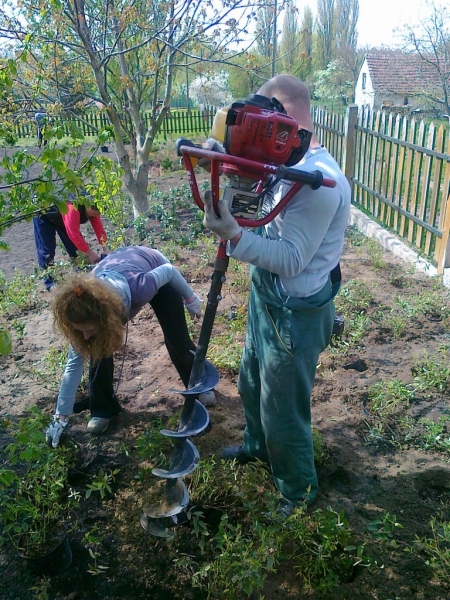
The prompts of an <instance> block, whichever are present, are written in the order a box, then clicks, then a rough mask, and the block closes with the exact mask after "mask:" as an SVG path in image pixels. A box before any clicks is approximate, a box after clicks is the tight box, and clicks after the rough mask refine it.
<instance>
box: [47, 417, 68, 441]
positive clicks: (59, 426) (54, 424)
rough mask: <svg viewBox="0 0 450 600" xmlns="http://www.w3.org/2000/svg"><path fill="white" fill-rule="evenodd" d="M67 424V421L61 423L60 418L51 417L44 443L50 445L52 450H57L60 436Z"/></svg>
mask: <svg viewBox="0 0 450 600" xmlns="http://www.w3.org/2000/svg"><path fill="white" fill-rule="evenodd" d="M67 424H68V421H63V420H62V418H61V417H60V416H58V415H53V417H52V420H51V422H50V425H49V426H48V429H47V431H46V432H45V441H46V442H47V444H50V443H51V444H52V447H53V448H57V447H58V446H59V440H60V438H61V435H62V433H63V431H64V428H65V427H67Z"/></svg>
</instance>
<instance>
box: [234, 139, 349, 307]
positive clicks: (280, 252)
mask: <svg viewBox="0 0 450 600" xmlns="http://www.w3.org/2000/svg"><path fill="white" fill-rule="evenodd" d="M294 168H297V169H300V170H302V171H307V172H311V171H315V170H319V171H321V172H322V173H323V175H324V177H326V178H330V179H333V180H334V181H336V187H334V188H326V187H320V188H319V189H318V190H312V189H311V188H310V187H309V186H307V185H304V186H303V187H302V188H301V190H300V191H299V192H298V193H297V194H296V195H295V196H294V197H293V198H292V200H290V202H289V203H288V204H287V206H285V207H284V209H283V210H282V211H281V212H280V213H279V214H278V215H277V216H276V217H275V218H274V219H273V220H272V221H271V222H270V223H268V224H267V225H266V226H265V232H266V237H264V236H259V235H255V234H254V233H253V232H252V231H251V230H243V232H242V237H241V239H240V240H239V242H238V244H237V245H235V246H234V245H233V244H231V243H229V244H228V254H229V255H230V256H232V257H233V258H235V259H237V260H240V261H242V262H248V263H251V264H253V265H255V266H257V267H261V268H263V269H266V270H268V271H270V272H271V273H275V274H277V275H278V276H279V279H278V285H279V287H280V291H281V292H282V293H283V294H284V295H286V296H295V297H298V298H306V297H308V296H311V295H313V294H315V293H317V292H318V291H320V290H321V289H322V288H323V286H324V285H325V283H326V282H327V279H328V276H329V274H330V271H331V270H332V269H333V268H334V267H335V266H336V265H337V263H338V262H339V259H340V256H341V252H342V247H343V244H344V233H345V229H346V227H347V224H348V220H349V215H350V202H351V190H350V185H349V183H348V181H347V179H346V178H345V177H344V175H343V173H342V171H341V170H340V168H339V166H338V164H337V163H336V161H335V160H334V159H333V158H332V156H331V155H330V154H329V152H328V151H327V150H326V149H325V148H317V149H313V150H308V152H307V153H306V155H305V156H304V157H303V159H302V160H301V161H300V162H299V163H298V164H297V165H296V166H295V167H294ZM291 185H292V183H291V182H289V181H281V182H280V183H278V184H277V186H275V188H274V189H273V193H272V194H270V193H269V194H267V196H266V198H265V200H264V203H263V207H262V210H263V212H264V213H267V212H268V211H269V210H270V209H271V208H273V207H274V206H276V204H278V202H280V200H281V199H282V198H283V197H284V196H285V194H286V191H287V190H288V189H289V187H290V186H291Z"/></svg>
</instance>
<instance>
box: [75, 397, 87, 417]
mask: <svg viewBox="0 0 450 600" xmlns="http://www.w3.org/2000/svg"><path fill="white" fill-rule="evenodd" d="M90 408H91V401H90V400H89V398H83V400H79V401H78V402H75V404H74V405H73V412H74V414H76V415H78V414H79V413H81V412H83V411H84V410H89V409H90Z"/></svg>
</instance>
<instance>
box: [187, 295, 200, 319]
mask: <svg viewBox="0 0 450 600" xmlns="http://www.w3.org/2000/svg"><path fill="white" fill-rule="evenodd" d="M193 298H194V299H193V300H191V302H189V303H188V302H186V301H185V302H184V305H185V307H186V308H187V309H188V312H189V314H190V315H191V317H192V318H194V317H197V318H200V317H201V316H202V304H203V300H201V299H200V298H199V297H198V296H197V294H193Z"/></svg>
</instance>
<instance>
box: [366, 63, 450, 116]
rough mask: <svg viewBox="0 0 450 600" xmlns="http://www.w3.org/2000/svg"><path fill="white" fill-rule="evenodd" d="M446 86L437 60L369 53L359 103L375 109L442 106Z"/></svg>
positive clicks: (412, 108)
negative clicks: (441, 100)
mask: <svg viewBox="0 0 450 600" xmlns="http://www.w3.org/2000/svg"><path fill="white" fill-rule="evenodd" d="M442 96H443V91H442V83H441V79H440V76H439V73H438V69H437V68H436V62H435V60H434V59H433V58H432V57H430V61H429V62H426V61H424V60H423V59H421V58H420V57H419V56H418V55H417V54H412V53H407V52H400V51H379V52H373V53H370V54H366V56H365V57H364V61H363V63H362V66H361V70H360V72H359V75H358V80H357V83H356V89H355V104H357V105H358V106H360V107H362V106H366V107H368V108H370V109H373V110H378V109H380V108H382V107H390V106H408V107H409V109H411V110H414V109H420V108H426V109H432V108H434V107H435V108H437V110H438V111H439V110H440V109H439V107H440V106H441V103H440V102H439V99H442Z"/></svg>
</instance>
